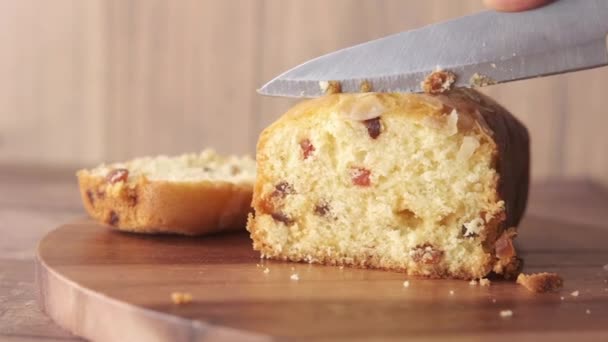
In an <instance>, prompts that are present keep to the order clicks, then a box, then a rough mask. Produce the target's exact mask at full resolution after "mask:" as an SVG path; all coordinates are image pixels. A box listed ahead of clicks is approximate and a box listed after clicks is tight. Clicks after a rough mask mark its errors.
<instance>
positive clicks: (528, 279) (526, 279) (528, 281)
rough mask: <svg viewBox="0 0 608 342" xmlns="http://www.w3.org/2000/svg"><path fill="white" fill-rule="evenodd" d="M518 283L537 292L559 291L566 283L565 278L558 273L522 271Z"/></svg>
mask: <svg viewBox="0 0 608 342" xmlns="http://www.w3.org/2000/svg"><path fill="white" fill-rule="evenodd" d="M517 283H518V284H520V285H523V286H524V287H525V288H526V289H528V290H529V291H532V292H536V293H543V292H552V291H557V290H559V289H561V288H562V286H563V285H564V280H563V279H562V277H560V276H559V275H558V274H557V273H547V272H542V273H533V274H524V273H520V274H519V276H517Z"/></svg>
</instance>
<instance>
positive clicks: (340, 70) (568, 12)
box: [258, 0, 608, 97]
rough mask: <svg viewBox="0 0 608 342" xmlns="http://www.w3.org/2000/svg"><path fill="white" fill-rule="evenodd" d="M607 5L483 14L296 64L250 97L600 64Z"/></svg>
mask: <svg viewBox="0 0 608 342" xmlns="http://www.w3.org/2000/svg"><path fill="white" fill-rule="evenodd" d="M607 35H608V1H607V0H585V1H581V0H559V1H556V2H554V3H552V4H550V5H547V6H545V7H541V8H538V9H535V10H531V11H526V12H520V13H500V12H494V11H484V12H480V13H477V14H473V15H469V16H465V17H461V18H457V19H454V20H450V21H447V22H444V23H440V24H435V25H430V26H426V27H423V28H420V29H417V30H412V31H407V32H402V33H398V34H395V35H391V36H388V37H385V38H381V39H377V40H373V41H370V42H367V43H363V44H360V45H356V46H353V47H350V48H346V49H343V50H339V51H336V52H333V53H330V54H328V55H325V56H321V57H318V58H315V59H313V60H310V61H308V62H306V63H304V64H301V65H299V66H297V67H295V68H293V69H291V70H289V71H287V72H285V73H283V74H282V75H280V76H278V77H276V78H275V79H273V80H272V81H270V82H268V83H267V84H266V85H264V86H263V87H262V88H261V89H259V90H258V92H259V93H260V94H263V95H273V96H290V97H315V96H321V95H323V90H322V87H321V86H320V82H323V81H330V80H332V81H339V82H340V83H341V85H342V92H358V91H359V87H360V85H361V83H362V82H363V81H364V80H366V81H368V82H369V83H371V85H372V89H373V90H374V91H378V92H420V91H421V87H420V82H421V81H423V80H424V78H425V77H426V76H427V75H429V74H430V73H432V72H433V71H435V70H436V69H437V68H438V67H439V68H441V69H445V70H450V71H452V72H454V73H455V74H456V76H457V80H456V82H455V84H454V85H455V86H459V87H469V86H471V84H470V79H471V77H473V75H474V74H475V73H477V74H479V75H484V76H487V77H489V78H490V79H491V80H493V81H495V82H496V83H502V82H508V81H515V80H521V79H526V78H532V77H539V76H545V75H552V74H557V73H564V72H570V71H577V70H582V69H588V68H594V67H600V66H604V65H608V49H607V44H608V38H607Z"/></svg>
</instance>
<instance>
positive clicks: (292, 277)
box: [289, 273, 300, 281]
mask: <svg viewBox="0 0 608 342" xmlns="http://www.w3.org/2000/svg"><path fill="white" fill-rule="evenodd" d="M289 279H291V280H294V281H298V280H300V276H299V275H298V274H297V273H294V274H292V275H291V277H289Z"/></svg>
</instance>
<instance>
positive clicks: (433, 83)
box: [420, 68, 456, 94]
mask: <svg viewBox="0 0 608 342" xmlns="http://www.w3.org/2000/svg"><path fill="white" fill-rule="evenodd" d="M454 81H456V75H455V74H454V73H453V72H451V71H447V70H441V69H439V68H438V69H437V70H435V71H433V72H432V73H431V74H430V75H428V76H427V77H426V78H425V79H424V81H422V83H420V86H421V87H422V90H423V91H424V92H425V93H427V94H441V93H444V92H446V91H448V90H450V89H451V88H452V84H454Z"/></svg>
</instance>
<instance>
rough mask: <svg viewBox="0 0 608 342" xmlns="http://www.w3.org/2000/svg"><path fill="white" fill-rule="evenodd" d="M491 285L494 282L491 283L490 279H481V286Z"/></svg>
mask: <svg viewBox="0 0 608 342" xmlns="http://www.w3.org/2000/svg"><path fill="white" fill-rule="evenodd" d="M490 284H492V282H490V279H488V278H481V279H479V285H481V286H490Z"/></svg>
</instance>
